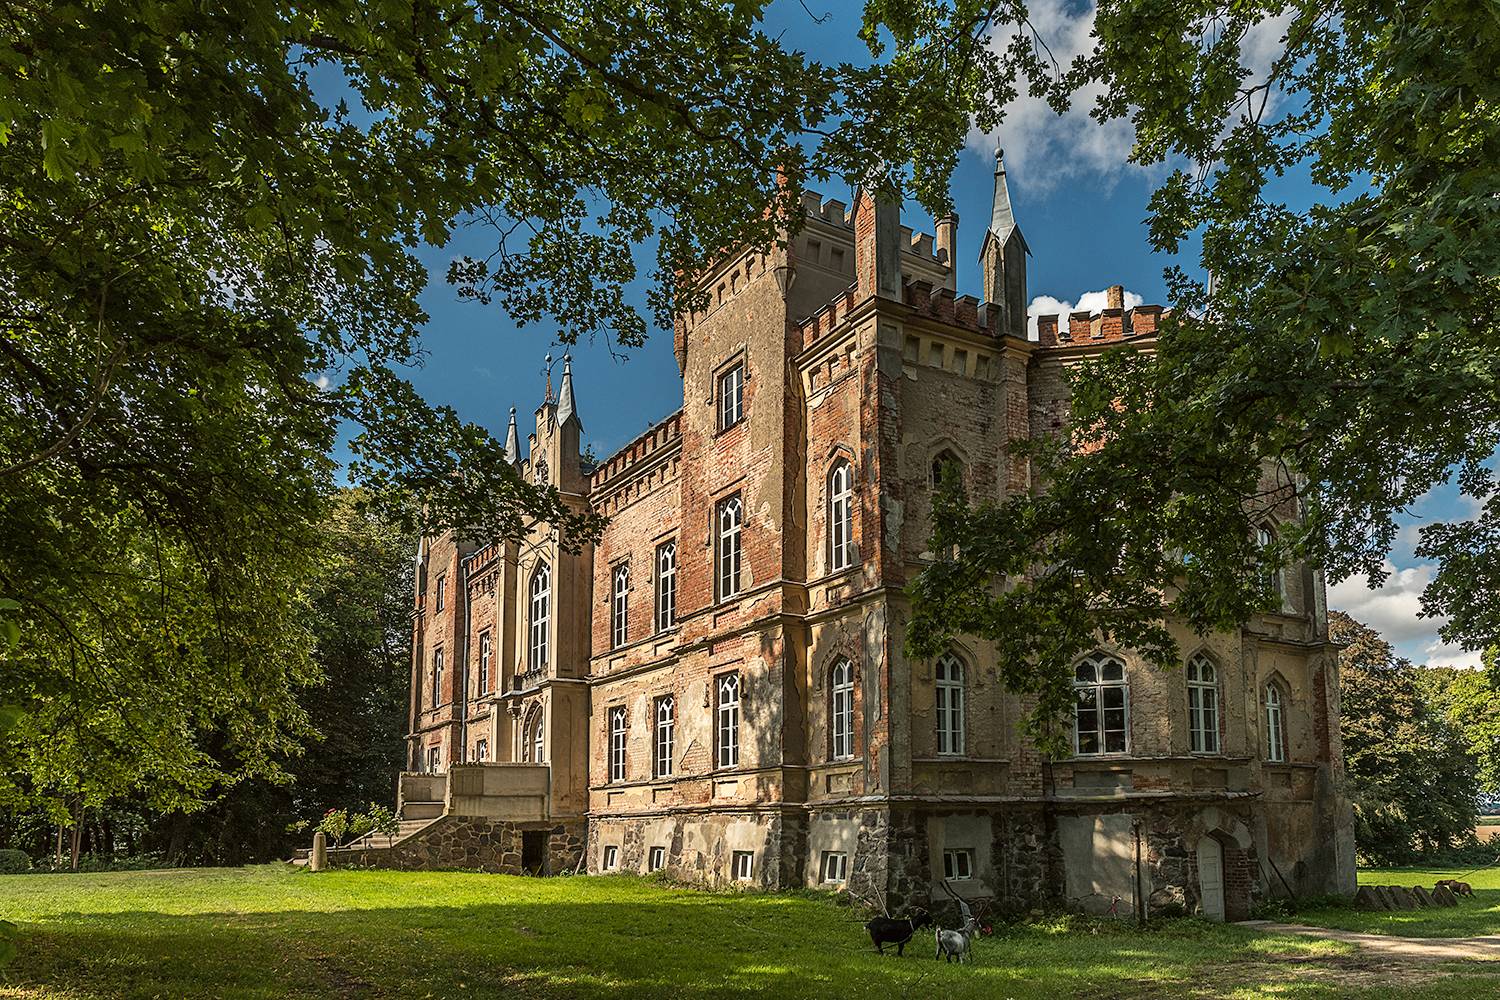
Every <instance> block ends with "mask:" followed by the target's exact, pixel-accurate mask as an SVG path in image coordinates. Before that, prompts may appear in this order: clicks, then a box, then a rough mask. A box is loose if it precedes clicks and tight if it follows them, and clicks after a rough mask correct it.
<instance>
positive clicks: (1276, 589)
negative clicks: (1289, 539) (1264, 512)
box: [1255, 521, 1286, 611]
mask: <svg viewBox="0 0 1500 1000" xmlns="http://www.w3.org/2000/svg"><path fill="white" fill-rule="evenodd" d="M1255 541H1256V544H1258V545H1259V546H1260V547H1261V550H1262V552H1261V557H1260V558H1261V560H1262V566H1261V571H1260V578H1261V583H1262V584H1264V586H1265V588H1266V589H1267V590H1269V591H1271V593H1273V594H1275V595H1276V610H1277V611H1280V610H1281V609H1282V608H1283V607H1284V606H1285V605H1286V589H1285V588H1284V587H1283V586H1282V582H1281V570H1280V569H1278V568H1277V567H1276V564H1275V563H1273V562H1269V561H1266V560H1268V558H1269V557H1268V556H1267V555H1266V554H1265V550H1267V549H1269V548H1270V547H1271V546H1273V545H1275V544H1276V528H1275V527H1274V526H1273V525H1272V524H1271V522H1269V521H1263V522H1261V524H1260V526H1259V527H1257V528H1256V529H1255Z"/></svg>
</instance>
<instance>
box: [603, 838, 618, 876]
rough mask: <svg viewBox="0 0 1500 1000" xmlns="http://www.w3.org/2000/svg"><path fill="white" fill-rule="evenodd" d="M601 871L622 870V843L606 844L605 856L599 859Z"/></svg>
mask: <svg viewBox="0 0 1500 1000" xmlns="http://www.w3.org/2000/svg"><path fill="white" fill-rule="evenodd" d="M599 868H600V870H601V871H607V872H617V871H619V870H620V845H619V844H605V845H604V852H603V856H602V857H601V858H600V859H599Z"/></svg>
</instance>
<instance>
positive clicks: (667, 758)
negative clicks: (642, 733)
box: [651, 694, 677, 778]
mask: <svg viewBox="0 0 1500 1000" xmlns="http://www.w3.org/2000/svg"><path fill="white" fill-rule="evenodd" d="M654 714H655V718H656V733H655V740H654V742H653V743H652V747H653V751H652V758H651V771H652V774H653V775H654V776H655V777H657V778H670V777H671V776H672V754H673V753H675V752H676V741H677V699H676V698H675V697H674V696H672V695H670V694H666V695H662V696H661V697H660V698H658V699H656V707H655V709H654Z"/></svg>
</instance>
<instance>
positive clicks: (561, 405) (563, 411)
mask: <svg viewBox="0 0 1500 1000" xmlns="http://www.w3.org/2000/svg"><path fill="white" fill-rule="evenodd" d="M569 419H572V420H577V421H578V426H579V427H580V428H582V427H583V419H582V418H581V417H579V416H578V407H577V406H576V405H575V404H574V402H573V355H571V354H564V355H563V374H562V389H561V390H560V391H559V393H558V398H557V422H558V423H559V424H565V423H567V422H568V420H569Z"/></svg>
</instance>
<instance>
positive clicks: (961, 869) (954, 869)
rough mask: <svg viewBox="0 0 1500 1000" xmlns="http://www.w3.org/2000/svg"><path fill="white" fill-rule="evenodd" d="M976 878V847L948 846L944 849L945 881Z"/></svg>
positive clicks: (965, 880)
mask: <svg viewBox="0 0 1500 1000" xmlns="http://www.w3.org/2000/svg"><path fill="white" fill-rule="evenodd" d="M973 878H974V849H973V848H971V847H947V848H944V849H943V881H944V882H967V881H970V880H972V879H973Z"/></svg>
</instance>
